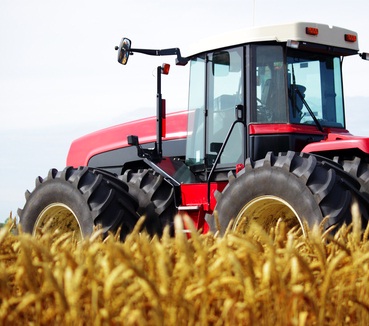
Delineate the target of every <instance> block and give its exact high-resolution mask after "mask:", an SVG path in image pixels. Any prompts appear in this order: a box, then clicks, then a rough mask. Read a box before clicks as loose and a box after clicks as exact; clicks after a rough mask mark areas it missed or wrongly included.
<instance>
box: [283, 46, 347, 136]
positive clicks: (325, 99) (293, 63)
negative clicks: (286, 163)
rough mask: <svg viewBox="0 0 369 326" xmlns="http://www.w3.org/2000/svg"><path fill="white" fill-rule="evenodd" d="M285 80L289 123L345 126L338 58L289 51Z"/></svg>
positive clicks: (319, 126)
mask: <svg viewBox="0 0 369 326" xmlns="http://www.w3.org/2000/svg"><path fill="white" fill-rule="evenodd" d="M287 80H288V97H289V101H288V103H289V111H290V122H291V123H299V124H314V125H317V127H318V128H319V129H320V128H321V127H339V128H343V127H344V126H345V121H344V114H343V94H342V79H341V61H340V58H339V57H331V56H327V55H317V54H313V53H308V52H303V53H301V52H297V51H291V52H289V53H288V56H287Z"/></svg>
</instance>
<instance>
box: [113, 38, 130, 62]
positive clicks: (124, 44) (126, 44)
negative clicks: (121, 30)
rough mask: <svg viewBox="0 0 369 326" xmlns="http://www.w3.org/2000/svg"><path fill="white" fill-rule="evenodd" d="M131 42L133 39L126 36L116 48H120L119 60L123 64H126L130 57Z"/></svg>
mask: <svg viewBox="0 0 369 326" xmlns="http://www.w3.org/2000/svg"><path fill="white" fill-rule="evenodd" d="M131 44H132V42H131V40H130V39H128V38H125V37H124V38H122V40H121V41H120V44H119V47H118V46H117V47H115V49H116V50H118V62H119V63H121V64H122V65H125V64H127V62H128V57H129V54H130V52H131Z"/></svg>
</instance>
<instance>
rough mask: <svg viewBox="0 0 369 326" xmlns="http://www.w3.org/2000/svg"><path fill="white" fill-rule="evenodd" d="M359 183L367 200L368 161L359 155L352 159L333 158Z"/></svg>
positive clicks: (368, 196)
mask: <svg viewBox="0 0 369 326" xmlns="http://www.w3.org/2000/svg"><path fill="white" fill-rule="evenodd" d="M333 160H334V161H335V162H336V163H338V164H340V165H341V166H342V167H343V169H344V170H345V171H346V172H347V173H349V174H350V175H352V176H353V177H354V178H355V179H356V180H357V181H358V182H359V183H360V192H361V193H362V194H363V195H364V196H365V197H366V198H367V199H368V200H369V163H368V162H365V160H364V159H361V158H360V157H355V158H354V159H352V160H342V159H340V158H339V157H335V158H334V159H333Z"/></svg>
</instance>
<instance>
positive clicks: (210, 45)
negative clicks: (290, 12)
mask: <svg viewBox="0 0 369 326" xmlns="http://www.w3.org/2000/svg"><path fill="white" fill-rule="evenodd" d="M307 28H308V29H307ZM289 40H291V41H300V42H308V43H315V44H323V45H328V46H332V47H337V48H343V49H348V50H351V51H350V52H357V51H359V45H358V39H357V33H356V32H354V31H351V30H348V29H344V28H341V27H336V26H329V25H325V24H319V23H309V22H296V23H289V24H281V25H271V26H261V27H252V28H247V29H242V30H237V31H233V32H229V33H225V34H220V35H218V36H215V37H210V38H208V39H205V40H201V41H199V42H197V43H195V44H193V45H192V46H190V47H189V49H188V51H185V52H184V55H185V56H186V57H192V56H195V55H197V54H200V53H204V52H208V51H212V50H216V49H221V48H226V47H230V46H237V45H241V44H246V43H253V42H266V41H275V42H287V41H289Z"/></svg>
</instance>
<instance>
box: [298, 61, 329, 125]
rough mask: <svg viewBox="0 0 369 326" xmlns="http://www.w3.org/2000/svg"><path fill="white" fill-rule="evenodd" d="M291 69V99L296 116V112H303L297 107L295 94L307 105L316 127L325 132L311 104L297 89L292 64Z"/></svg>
mask: <svg viewBox="0 0 369 326" xmlns="http://www.w3.org/2000/svg"><path fill="white" fill-rule="evenodd" d="M291 67H292V85H293V89H292V91H293V94H291V97H292V99H291V101H292V107H293V110H294V116H295V114H296V112H295V110H296V111H300V113H301V110H299V109H298V107H297V105H296V96H295V94H297V95H298V96H299V97H300V99H301V102H302V103H303V104H304V105H305V107H306V109H307V110H308V112H309V114H310V115H311V117H312V118H313V120H314V122H315V125H316V126H317V128H318V129H319V131H321V132H324V130H323V127H322V125H321V124H320V122H319V120H318V119H317V118H316V116H315V114H314V112H313V111H312V110H311V108H310V106H309V104H308V103H307V102H306V100H305V98H304V95H302V93H301V91H300V90H299V88H298V87H297V85H296V77H295V69H294V68H293V64H291Z"/></svg>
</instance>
